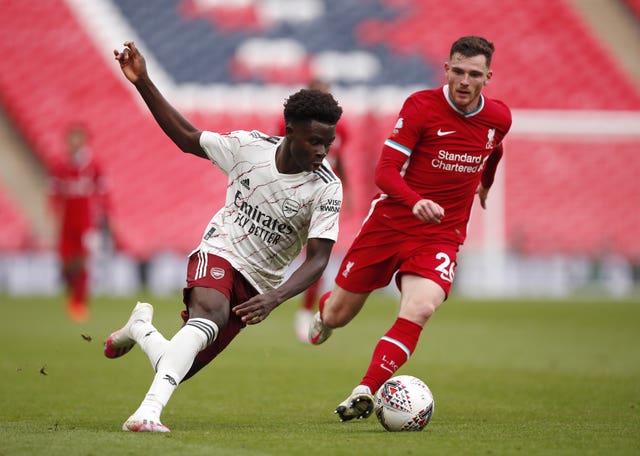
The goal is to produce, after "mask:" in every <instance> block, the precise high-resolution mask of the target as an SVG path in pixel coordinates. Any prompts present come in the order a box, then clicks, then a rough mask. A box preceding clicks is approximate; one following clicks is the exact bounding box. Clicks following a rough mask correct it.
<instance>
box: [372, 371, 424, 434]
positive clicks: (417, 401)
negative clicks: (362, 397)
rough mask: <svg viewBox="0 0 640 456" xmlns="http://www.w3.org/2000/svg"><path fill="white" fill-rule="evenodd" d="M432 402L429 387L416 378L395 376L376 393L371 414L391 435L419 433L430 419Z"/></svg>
mask: <svg viewBox="0 0 640 456" xmlns="http://www.w3.org/2000/svg"><path fill="white" fill-rule="evenodd" d="M434 408H435V402H434V400H433V394H431V390H430V389H429V387H428V386H427V385H426V384H425V383H424V382H423V381H422V380H420V379H419V378H417V377H413V376H411V375H398V376H396V377H392V378H390V379H389V380H387V381H386V382H385V383H384V385H382V386H381V387H380V389H379V390H378V391H377V392H376V395H375V406H374V410H375V412H376V416H377V417H378V421H380V424H382V426H383V427H384V428H385V429H386V430H387V431H390V432H395V431H421V430H423V429H424V428H425V427H426V425H427V424H429V420H430V419H431V416H432V415H433V410H434Z"/></svg>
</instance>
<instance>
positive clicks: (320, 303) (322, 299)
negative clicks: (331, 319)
mask: <svg viewBox="0 0 640 456" xmlns="http://www.w3.org/2000/svg"><path fill="white" fill-rule="evenodd" d="M329 296H331V292H330V291H327V292H326V293H325V294H323V295H322V296H320V301H318V310H319V311H320V318H322V311H323V310H324V303H325V301H326V300H327V299H329Z"/></svg>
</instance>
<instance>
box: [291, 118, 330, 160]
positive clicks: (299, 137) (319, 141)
mask: <svg viewBox="0 0 640 456" xmlns="http://www.w3.org/2000/svg"><path fill="white" fill-rule="evenodd" d="M287 138H288V140H289V141H290V145H291V148H290V150H291V160H292V171H293V172H301V171H315V170H317V169H318V168H320V166H321V165H322V160H323V159H324V157H326V155H327V154H328V153H329V148H330V147H331V144H332V143H333V141H334V140H335V138H336V126H335V125H330V124H326V123H322V122H318V121H317V120H312V121H311V122H297V123H294V124H292V125H290V126H287Z"/></svg>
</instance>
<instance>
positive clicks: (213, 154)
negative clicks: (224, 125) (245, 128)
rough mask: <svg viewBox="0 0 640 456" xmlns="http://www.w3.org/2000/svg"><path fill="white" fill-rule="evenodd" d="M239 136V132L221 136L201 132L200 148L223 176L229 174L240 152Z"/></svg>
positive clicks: (210, 132) (209, 132)
mask: <svg viewBox="0 0 640 456" xmlns="http://www.w3.org/2000/svg"><path fill="white" fill-rule="evenodd" d="M240 136H241V132H232V133H229V134H225V135H221V134H219V133H214V132H212V131H203V132H202V134H201V135H200V146H201V147H202V149H203V150H204V151H205V153H206V154H207V156H208V157H209V159H210V160H211V161H212V162H213V164H214V165H216V166H217V167H218V168H220V169H221V170H222V171H223V172H224V173H225V174H229V170H230V169H231V168H232V167H233V164H234V163H235V162H236V159H235V157H236V155H237V154H238V151H239V150H240V142H241V137H240Z"/></svg>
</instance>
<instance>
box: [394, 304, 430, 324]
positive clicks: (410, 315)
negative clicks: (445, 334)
mask: <svg viewBox="0 0 640 456" xmlns="http://www.w3.org/2000/svg"><path fill="white" fill-rule="evenodd" d="M438 307H440V302H438V301H436V300H415V301H412V302H405V303H403V305H402V308H401V310H400V316H401V317H403V318H406V319H408V320H411V321H414V322H416V323H418V324H421V325H424V324H425V323H426V322H427V321H428V320H429V319H430V318H431V317H432V316H433V314H434V313H435V312H436V310H438Z"/></svg>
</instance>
